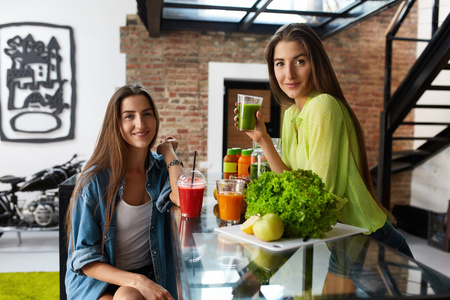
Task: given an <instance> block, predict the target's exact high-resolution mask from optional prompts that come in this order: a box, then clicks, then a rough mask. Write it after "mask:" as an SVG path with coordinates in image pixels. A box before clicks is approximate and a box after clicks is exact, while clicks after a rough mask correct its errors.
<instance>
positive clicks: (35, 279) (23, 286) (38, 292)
mask: <svg viewBox="0 0 450 300" xmlns="http://www.w3.org/2000/svg"><path fill="white" fill-rule="evenodd" d="M15 299H30V300H34V299H36V300H38V299H39V300H41V299H45V300H58V299H59V272H30V273H0V300H15Z"/></svg>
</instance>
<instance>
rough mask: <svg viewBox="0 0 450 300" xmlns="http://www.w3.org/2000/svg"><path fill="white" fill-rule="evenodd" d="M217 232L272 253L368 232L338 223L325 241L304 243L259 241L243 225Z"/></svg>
mask: <svg viewBox="0 0 450 300" xmlns="http://www.w3.org/2000/svg"><path fill="white" fill-rule="evenodd" d="M214 230H215V231H217V232H219V233H221V234H224V235H226V236H229V237H232V238H234V239H237V240H240V241H243V242H246V243H250V244H253V245H256V246H259V247H261V248H264V249H267V250H269V251H272V252H282V251H287V250H291V249H295V248H299V247H302V246H306V245H312V244H315V243H319V242H326V241H331V240H334V239H338V238H342V237H345V236H351V235H355V234H358V233H362V232H367V229H364V228H359V227H355V226H350V225H346V224H342V223H337V224H336V225H334V226H333V228H332V229H331V230H330V231H329V232H327V233H326V234H325V238H323V239H309V240H307V241H304V240H303V238H292V239H285V238H281V239H279V240H277V241H273V242H264V241H262V240H260V239H258V238H257V237H256V236H254V235H253V234H247V233H245V232H243V231H242V230H241V225H234V226H228V227H220V228H214Z"/></svg>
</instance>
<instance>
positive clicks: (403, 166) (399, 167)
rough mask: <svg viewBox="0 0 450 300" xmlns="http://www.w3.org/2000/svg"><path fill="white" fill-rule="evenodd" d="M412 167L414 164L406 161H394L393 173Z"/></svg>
mask: <svg viewBox="0 0 450 300" xmlns="http://www.w3.org/2000/svg"><path fill="white" fill-rule="evenodd" d="M411 167H412V164H410V163H405V162H392V164H391V173H398V172H401V171H405V170H408V169H410V168H411Z"/></svg>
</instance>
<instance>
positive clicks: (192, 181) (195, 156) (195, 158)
mask: <svg viewBox="0 0 450 300" xmlns="http://www.w3.org/2000/svg"><path fill="white" fill-rule="evenodd" d="M196 160H197V151H194V164H193V165H192V180H191V187H192V186H193V185H194V171H195V161H196Z"/></svg>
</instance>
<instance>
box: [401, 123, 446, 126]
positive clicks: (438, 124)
mask: <svg viewBox="0 0 450 300" xmlns="http://www.w3.org/2000/svg"><path fill="white" fill-rule="evenodd" d="M400 125H431V126H450V123H447V122H403V123H401V124H400Z"/></svg>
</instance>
